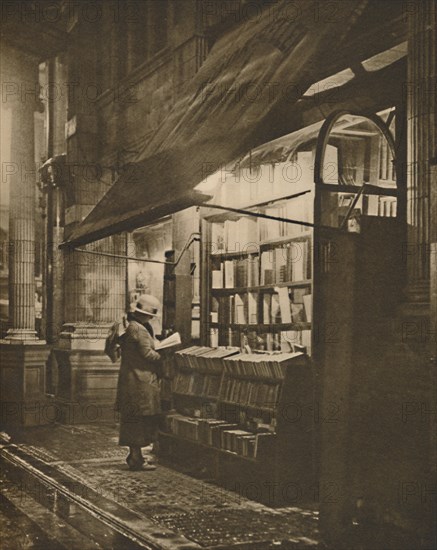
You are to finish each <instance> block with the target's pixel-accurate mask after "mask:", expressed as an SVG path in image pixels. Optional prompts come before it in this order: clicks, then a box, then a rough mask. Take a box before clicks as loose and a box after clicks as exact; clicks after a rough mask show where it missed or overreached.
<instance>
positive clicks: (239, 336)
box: [210, 325, 311, 355]
mask: <svg viewBox="0 0 437 550" xmlns="http://www.w3.org/2000/svg"><path fill="white" fill-rule="evenodd" d="M278 327H280V325H278ZM243 328H245V327H243ZM245 339H247V340H248V345H249V347H250V348H251V349H252V350H261V351H269V352H275V351H283V352H293V351H294V349H295V346H300V347H304V348H305V350H306V352H307V354H308V355H311V329H297V330H294V329H293V330H291V329H289V330H282V331H278V332H277V331H275V332H262V333H257V332H256V331H251V330H249V331H247V334H246V332H244V333H243V332H242V331H241V330H239V329H234V328H228V327H226V326H222V327H218V328H211V329H210V344H211V345H220V346H235V347H237V346H238V347H242V346H243V344H244V340H245Z"/></svg>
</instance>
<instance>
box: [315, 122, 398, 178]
mask: <svg viewBox="0 0 437 550" xmlns="http://www.w3.org/2000/svg"><path fill="white" fill-rule="evenodd" d="M344 115H351V116H358V117H361V118H367V119H368V120H370V121H372V122H373V123H374V124H375V125H376V126H377V127H378V129H379V130H381V133H382V134H383V135H384V137H385V138H386V139H387V142H388V144H389V146H390V151H391V153H392V156H393V163H394V165H396V155H395V141H394V138H393V136H392V133H391V132H390V130H389V128H388V126H387V125H386V123H385V122H384V121H383V120H382V119H381V118H380V117H379V116H378V115H365V114H363V113H357V112H353V111H334V112H333V113H331V114H330V115H329V116H328V117H327V119H326V120H325V122H324V123H323V125H322V127H321V129H320V132H319V136H318V138H317V145H316V156H315V160H314V183H315V184H316V186H317V185H321V184H322V185H325V182H324V181H323V162H324V159H325V151H326V146H327V145H328V141H329V137H330V135H331V131H332V129H333V127H334V125H335V123H336V122H337V121H338V120H339V119H340V118H341V117H342V116H344Z"/></svg>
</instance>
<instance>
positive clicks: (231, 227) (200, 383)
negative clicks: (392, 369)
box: [162, 110, 400, 502]
mask: <svg viewBox="0 0 437 550" xmlns="http://www.w3.org/2000/svg"><path fill="white" fill-rule="evenodd" d="M392 114H393V113H391V111H390V110H389V111H386V112H384V113H381V118H378V117H370V118H369V117H363V116H358V115H354V114H350V113H337V114H336V115H334V116H332V117H330V118H329V119H328V120H326V121H324V122H323V121H322V122H320V123H317V124H314V125H312V126H310V127H307V128H304V129H303V130H300V131H299V132H296V133H294V134H290V135H288V136H284V137H282V138H279V139H277V140H275V141H273V142H270V143H268V144H265V145H263V146H261V147H258V148H257V149H254V150H252V151H250V152H249V153H248V154H247V155H245V156H244V157H243V158H241V159H239V160H238V161H236V162H234V163H233V164H232V165H229V166H227V167H225V168H224V169H222V170H220V171H219V172H217V173H216V174H214V175H213V176H211V177H209V178H208V180H205V181H204V182H202V184H201V186H199V189H200V190H202V191H204V192H207V193H208V194H210V195H212V196H213V199H212V200H211V201H210V202H209V203H208V205H206V206H204V207H202V209H201V215H202V232H201V234H202V272H201V284H202V288H201V343H202V344H203V346H197V347H192V348H188V349H186V350H183V351H181V352H178V353H177V354H176V373H177V374H176V376H175V378H174V381H173V412H172V413H171V414H170V415H168V417H167V419H166V427H165V430H164V433H163V434H162V437H163V441H165V445H164V447H165V446H166V445H167V448H170V449H172V450H173V453H172V454H173V456H188V457H190V460H192V459H193V458H194V457H200V456H204V457H207V458H206V459H205V460H206V464H208V465H209V466H211V465H213V466H214V472H213V475H214V477H215V478H216V479H217V480H222V481H224V482H226V483H229V480H231V479H238V480H240V481H241V480H242V479H245V480H246V481H248V482H256V483H258V486H261V485H262V483H268V482H269V481H271V482H272V483H273V482H274V483H275V484H277V486H278V487H282V488H284V487H286V486H287V484H289V483H295V482H298V483H299V487H300V489H302V488H303V487H305V488H306V489H308V488H310V487H311V486H314V485H313V482H314V447H315V437H316V436H315V434H316V431H317V428H318V426H317V424H318V421H319V417H316V415H315V409H316V408H317V407H318V406H319V399H322V398H321V396H320V395H319V394H318V390H317V385H316V383H315V379H316V377H317V372H320V369H326V368H327V369H332V370H333V372H334V371H336V369H337V370H338V369H339V368H340V366H341V365H343V367H344V366H345V365H346V367H347V365H350V364H351V363H353V362H354V360H355V358H356V357H357V353H359V350H358V351H357V342H358V343H359V342H362V343H363V345H364V344H365V335H366V334H369V333H370V332H371V324H372V323H373V322H374V321H375V318H377V317H378V316H379V315H381V314H382V313H384V310H385V308H393V307H394V306H395V302H396V295H397V294H399V288H400V284H399V283H400V281H399V276H398V275H399V274H396V276H395V275H394V274H391V273H390V271H391V268H390V261H389V259H390V251H393V250H394V249H395V243H399V242H400V233H399V226H398V222H397V219H396V216H397V212H398V208H399V204H398V194H397V188H396V179H395V165H394V157H393V150H394V147H393V140H392V138H391V135H390V133H389V130H388V127H389V126H390V124H392V121H393V116H392ZM386 123H387V124H386ZM333 265H335V269H334V270H333ZM332 273H335V275H334V276H332ZM375 274H376V275H375ZM375 276H377V277H378V287H377V288H376V289H375V288H372V287H373V281H374V278H375ZM363 308H364V310H365V311H364V312H363ZM334 333H335V334H334ZM342 334H343V336H347V337H344V338H343V337H342ZM363 335H364V337H363ZM333 336H335V338H334V339H333ZM360 338H361V340H360ZM334 344H335V345H334ZM334 357H335V362H336V365H334V364H332V363H333V359H332V358H334ZM346 367H345V368H346ZM348 368H349V367H347V368H346V370H348ZM334 379H335V380H338V377H337V376H336V377H334ZM322 405H323V399H322ZM325 412H326V411H325ZM293 415H294V416H293ZM176 449H177V450H176ZM185 453H187V454H185ZM260 484H261V485H260ZM286 493H287V491H286V490H282V492H281V489H279V492H278V494H277V495H276V498H275V500H278V501H282V500H284V501H289V502H290V501H292V499H290V498H288V497H287V495H286ZM265 496H266V495H265V494H263V493H262V491H261V494H260V495H258V497H259V499H260V500H265ZM268 498H271V495H269V497H268ZM303 498H305V497H304V496H303Z"/></svg>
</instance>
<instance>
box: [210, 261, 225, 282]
mask: <svg viewBox="0 0 437 550" xmlns="http://www.w3.org/2000/svg"><path fill="white" fill-rule="evenodd" d="M211 286H212V288H223V264H220V269H213V270H211Z"/></svg>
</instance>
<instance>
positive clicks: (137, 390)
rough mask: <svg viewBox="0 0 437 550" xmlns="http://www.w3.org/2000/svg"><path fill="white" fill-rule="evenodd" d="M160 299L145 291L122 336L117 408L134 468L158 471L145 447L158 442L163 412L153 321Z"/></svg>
mask: <svg viewBox="0 0 437 550" xmlns="http://www.w3.org/2000/svg"><path fill="white" fill-rule="evenodd" d="M159 305H160V304H159V301H158V300H157V299H156V298H155V297H154V296H151V295H150V294H144V295H142V296H140V297H139V298H138V301H137V302H136V303H134V304H133V306H132V307H131V311H130V312H129V313H128V321H129V324H128V327H127V329H126V331H125V333H124V334H123V335H122V336H121V337H120V340H119V343H120V346H121V366H120V372H119V377H118V387H117V402H116V409H117V410H118V411H119V413H120V437H119V445H121V446H127V447H129V455H128V457H127V459H126V462H127V464H128V466H129V469H130V470H142V469H143V470H154V469H155V468H156V466H154V465H153V464H152V463H151V462H152V461H151V459H147V460H146V459H145V458H144V457H143V455H142V451H141V448H142V447H147V446H149V445H151V444H152V443H154V442H155V441H156V438H157V432H158V426H159V421H160V415H161V400H160V389H159V383H158V374H159V370H160V367H161V356H160V354H159V353H158V352H157V351H155V340H154V335H153V328H152V326H151V325H150V323H149V321H150V320H151V319H152V318H153V317H156V316H157V315H158V309H159Z"/></svg>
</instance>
